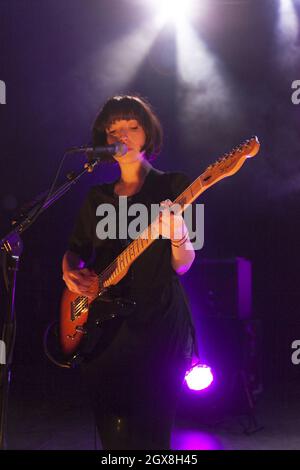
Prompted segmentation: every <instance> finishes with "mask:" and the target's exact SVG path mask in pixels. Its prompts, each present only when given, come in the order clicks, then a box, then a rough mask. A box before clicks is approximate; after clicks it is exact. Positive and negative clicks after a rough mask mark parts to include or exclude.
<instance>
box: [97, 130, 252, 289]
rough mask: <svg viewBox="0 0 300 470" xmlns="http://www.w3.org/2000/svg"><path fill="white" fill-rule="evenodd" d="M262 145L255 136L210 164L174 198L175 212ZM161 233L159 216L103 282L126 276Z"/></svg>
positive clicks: (109, 269) (104, 275)
mask: <svg viewBox="0 0 300 470" xmlns="http://www.w3.org/2000/svg"><path fill="white" fill-rule="evenodd" d="M259 147H260V144H259V141H258V139H257V137H255V136H254V137H252V138H251V139H249V140H247V141H245V142H244V143H243V144H241V145H239V146H238V147H236V148H235V149H233V150H232V151H231V152H230V153H228V154H226V155H225V156H223V157H222V158H220V159H219V160H217V161H216V162H215V163H213V164H212V165H210V166H209V167H208V168H207V169H206V170H205V171H204V173H202V174H201V175H200V176H199V177H198V178H196V179H195V181H194V182H193V183H192V184H190V185H189V186H188V187H187V188H186V189H185V190H184V191H183V192H182V193H181V194H180V195H179V196H178V197H177V198H176V199H175V201H173V208H174V213H176V214H181V213H182V212H183V211H184V210H185V209H186V208H187V207H188V206H189V205H190V204H191V203H192V202H194V201H195V199H197V198H198V197H199V196H200V194H202V193H203V192H204V191H205V190H206V189H208V188H209V187H210V186H212V185H214V184H215V183H217V182H218V181H220V180H221V179H223V178H225V177H226V176H230V175H233V174H234V173H236V172H237V171H238V170H239V169H240V168H241V166H242V165H243V164H244V162H245V160H246V158H248V157H254V156H255V155H256V154H257V152H258V150H259ZM158 237H159V224H158V223H157V219H156V220H154V222H152V223H151V224H150V225H149V226H148V227H146V229H145V230H144V231H143V232H142V233H141V234H140V235H139V237H138V238H136V239H135V240H134V241H132V242H131V243H130V244H129V245H128V246H127V248H125V249H124V250H123V251H122V253H121V254H120V255H119V256H118V257H117V258H115V259H114V261H113V262H112V263H111V264H110V265H109V266H108V267H107V268H106V269H105V270H104V271H103V272H102V273H101V274H100V275H99V283H100V286H103V287H109V286H110V285H111V284H117V283H118V282H119V281H120V280H121V279H122V277H124V276H125V274H126V273H127V271H128V269H129V267H130V266H131V264H132V263H134V261H135V260H136V259H137V258H138V257H139V256H140V255H141V254H142V253H143V252H144V251H145V250H147V248H149V246H150V245H151V244H152V243H153V242H154V241H155V240H156V239H157V238H158Z"/></svg>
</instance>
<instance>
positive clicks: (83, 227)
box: [68, 190, 95, 262]
mask: <svg viewBox="0 0 300 470" xmlns="http://www.w3.org/2000/svg"><path fill="white" fill-rule="evenodd" d="M94 226H95V210H94V208H93V204H92V190H90V192H89V193H88V195H87V196H86V198H85V200H84V202H83V204H82V206H81V208H80V210H79V214H78V216H77V219H76V221H75V224H74V227H73V230H72V232H71V236H70V238H69V243H68V249H69V250H70V251H73V252H74V253H76V254H78V255H79V256H80V258H81V259H82V260H83V261H85V262H88V261H89V260H90V259H91V258H92V256H93V238H94V236H93V234H94Z"/></svg>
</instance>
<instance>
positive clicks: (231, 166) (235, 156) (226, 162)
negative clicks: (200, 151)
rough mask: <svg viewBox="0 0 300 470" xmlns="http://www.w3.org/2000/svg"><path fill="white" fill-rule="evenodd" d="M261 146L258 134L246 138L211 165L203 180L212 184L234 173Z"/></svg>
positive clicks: (203, 175)
mask: <svg viewBox="0 0 300 470" xmlns="http://www.w3.org/2000/svg"><path fill="white" fill-rule="evenodd" d="M259 147H260V143H259V141H258V138H257V137H256V136H254V137H252V138H251V139H249V140H246V141H245V142H243V143H242V144H240V145H238V146H237V147H235V148H234V149H233V150H232V151H231V152H230V153H227V154H225V155H223V156H222V157H221V158H219V159H218V160H217V161H216V162H215V163H213V164H212V165H210V166H209V167H208V168H207V169H206V170H205V172H204V173H203V174H202V177H201V179H202V182H203V183H205V184H207V185H209V186H210V185H211V184H213V183H215V182H217V181H218V180H220V179H222V178H225V177H226V176H230V175H234V174H235V173H236V172H237V171H238V170H239V169H240V168H241V166H242V165H243V163H244V162H245V160H246V158H250V157H254V156H255V155H256V154H257V153H258V151H259Z"/></svg>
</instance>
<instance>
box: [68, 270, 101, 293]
mask: <svg viewBox="0 0 300 470" xmlns="http://www.w3.org/2000/svg"><path fill="white" fill-rule="evenodd" d="M63 280H64V281H65V283H66V285H67V287H68V289H69V290H70V291H71V292H74V294H79V295H83V296H85V297H88V299H89V300H90V301H92V300H94V299H95V298H96V297H97V295H98V292H99V279H98V276H97V274H96V273H94V272H93V271H91V270H90V269H87V268H83V269H66V270H64V272H63Z"/></svg>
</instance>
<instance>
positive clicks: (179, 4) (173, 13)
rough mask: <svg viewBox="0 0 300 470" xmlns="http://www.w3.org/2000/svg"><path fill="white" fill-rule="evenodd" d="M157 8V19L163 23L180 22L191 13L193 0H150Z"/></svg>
mask: <svg viewBox="0 0 300 470" xmlns="http://www.w3.org/2000/svg"><path fill="white" fill-rule="evenodd" d="M152 1H153V3H154V6H155V8H156V10H157V15H158V17H157V21H158V22H159V23H160V24H161V25H163V24H165V23H167V22H172V23H175V24H177V23H180V22H181V21H182V20H184V19H186V18H188V17H189V16H191V15H192V13H193V7H194V5H195V0H185V1H183V0H152Z"/></svg>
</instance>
